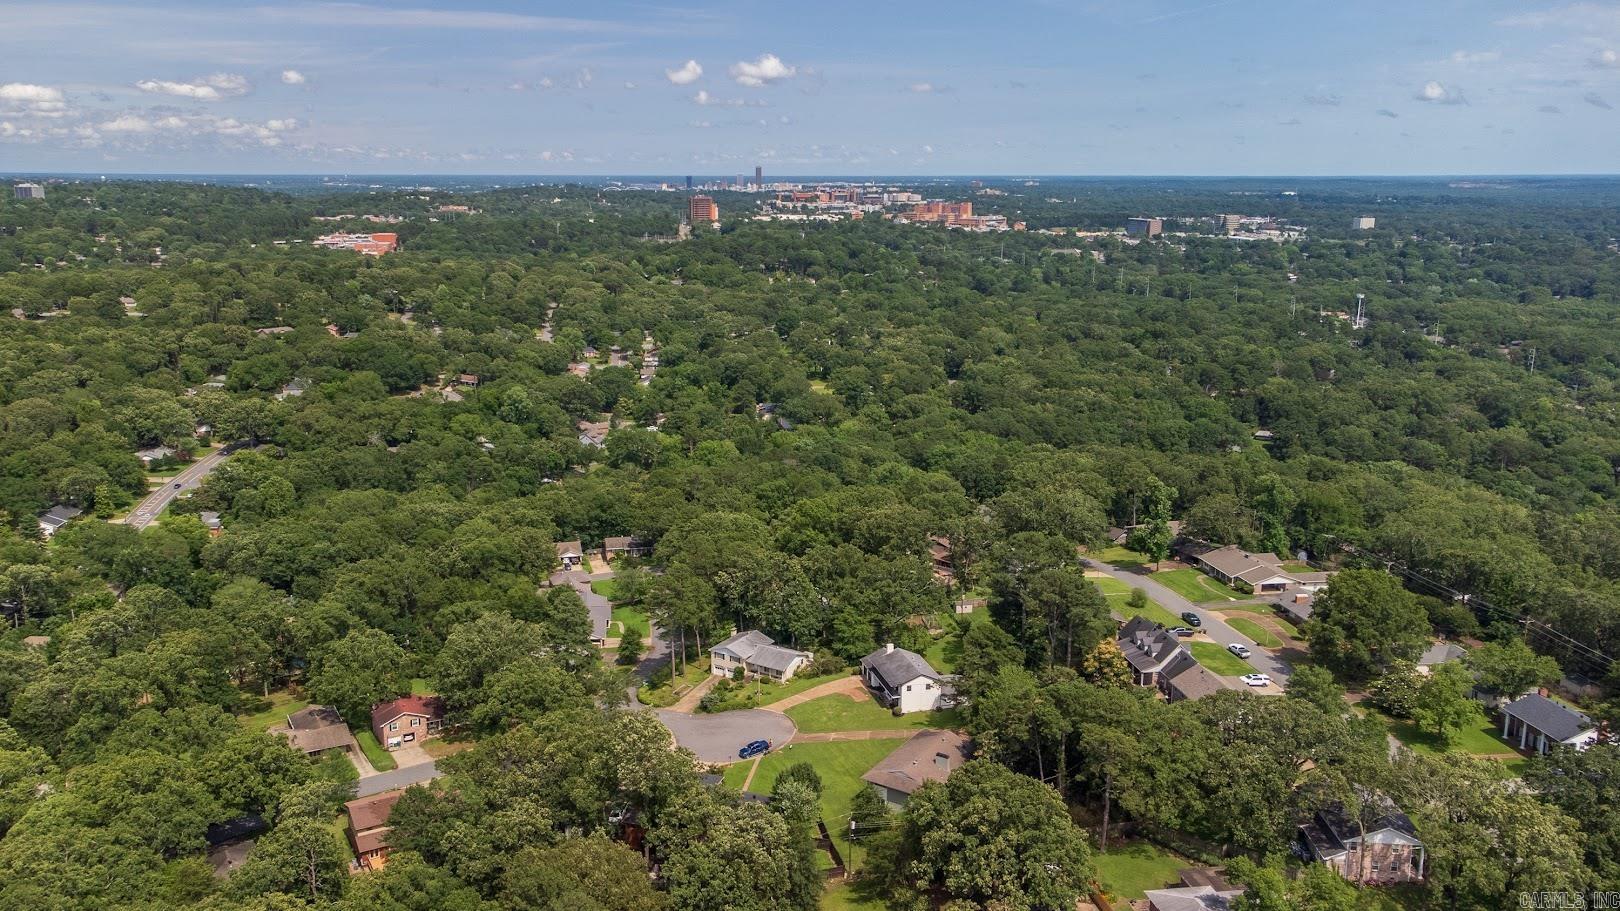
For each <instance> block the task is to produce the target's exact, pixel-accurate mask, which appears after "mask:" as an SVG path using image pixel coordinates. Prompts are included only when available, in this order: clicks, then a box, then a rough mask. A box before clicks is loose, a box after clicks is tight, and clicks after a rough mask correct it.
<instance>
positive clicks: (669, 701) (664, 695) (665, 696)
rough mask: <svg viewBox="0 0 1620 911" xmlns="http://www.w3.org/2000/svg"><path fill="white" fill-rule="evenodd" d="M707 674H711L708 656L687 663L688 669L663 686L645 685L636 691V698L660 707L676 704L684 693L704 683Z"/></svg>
mask: <svg viewBox="0 0 1620 911" xmlns="http://www.w3.org/2000/svg"><path fill="white" fill-rule="evenodd" d="M707 676H709V659H708V658H704V659H703V660H702V661H691V662H688V663H687V665H686V671H685V673H683V674H682V675H681V676H680V678H679V679H676V680H671V681H666V682H665V683H664V684H663V685H661V686H644V687H642V688H641V689H639V690H637V691H636V698H637V699H640V700H641V701H642V702H644V703H646V704H647V705H651V706H655V707H658V708H663V707H664V706H666V705H674V704H675V701H676V700H677V699H680V698H681V694H682V693H685V692H686V691H687V690H688V689H690V688H691V687H694V686H697V685H698V684H700V683H702V682H703V678H704V677H707Z"/></svg>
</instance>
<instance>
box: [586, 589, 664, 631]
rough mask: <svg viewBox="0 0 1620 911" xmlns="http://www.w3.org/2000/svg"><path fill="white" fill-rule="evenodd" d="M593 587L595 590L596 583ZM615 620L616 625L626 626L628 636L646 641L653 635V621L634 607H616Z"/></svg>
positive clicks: (614, 610)
mask: <svg viewBox="0 0 1620 911" xmlns="http://www.w3.org/2000/svg"><path fill="white" fill-rule="evenodd" d="M600 581H602V580H601V579H598V580H597V582H600ZM591 587H592V588H595V587H596V582H592V583H591ZM613 620H614V622H615V623H623V624H624V631H625V633H626V634H627V635H632V636H640V637H641V638H642V639H646V638H647V637H648V636H649V635H651V632H652V626H651V621H650V620H648V619H647V615H646V614H644V613H642V612H641V611H638V610H636V609H635V608H633V607H615V608H614V609H613Z"/></svg>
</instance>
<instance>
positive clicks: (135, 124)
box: [101, 114, 152, 133]
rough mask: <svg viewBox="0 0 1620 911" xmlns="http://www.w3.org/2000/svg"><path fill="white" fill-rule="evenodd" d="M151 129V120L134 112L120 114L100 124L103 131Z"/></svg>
mask: <svg viewBox="0 0 1620 911" xmlns="http://www.w3.org/2000/svg"><path fill="white" fill-rule="evenodd" d="M151 129H152V122H151V121H149V120H147V119H146V118H145V117H137V116H136V115H134V114H121V115H119V116H117V117H114V118H113V119H112V120H109V121H107V122H106V123H103V124H102V125H101V131H102V132H104V133H146V132H150V131H151Z"/></svg>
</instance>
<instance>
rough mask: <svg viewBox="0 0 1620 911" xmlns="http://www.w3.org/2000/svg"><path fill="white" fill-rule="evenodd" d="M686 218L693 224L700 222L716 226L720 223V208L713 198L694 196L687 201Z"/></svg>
mask: <svg viewBox="0 0 1620 911" xmlns="http://www.w3.org/2000/svg"><path fill="white" fill-rule="evenodd" d="M686 217H687V220H689V221H691V222H692V223H693V224H697V223H698V222H700V221H704V222H708V223H709V224H716V223H718V222H719V221H720V207H719V206H717V205H715V203H714V197H712V196H693V197H692V198H691V199H688V200H687V201H686Z"/></svg>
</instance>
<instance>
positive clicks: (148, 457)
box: [135, 446, 174, 468]
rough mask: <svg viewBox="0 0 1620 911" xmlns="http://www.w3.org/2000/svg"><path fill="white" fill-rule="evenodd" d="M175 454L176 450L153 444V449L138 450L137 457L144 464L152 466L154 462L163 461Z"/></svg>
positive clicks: (148, 466)
mask: <svg viewBox="0 0 1620 911" xmlns="http://www.w3.org/2000/svg"><path fill="white" fill-rule="evenodd" d="M173 455H174V450H173V449H170V448H169V447H167V446H153V447H152V448H151V449H141V450H137V451H136V453H135V458H137V459H140V460H141V464H142V465H144V466H146V467H147V468H151V467H152V463H153V462H161V461H163V460H164V459H167V458H169V457H170V456H173Z"/></svg>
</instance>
